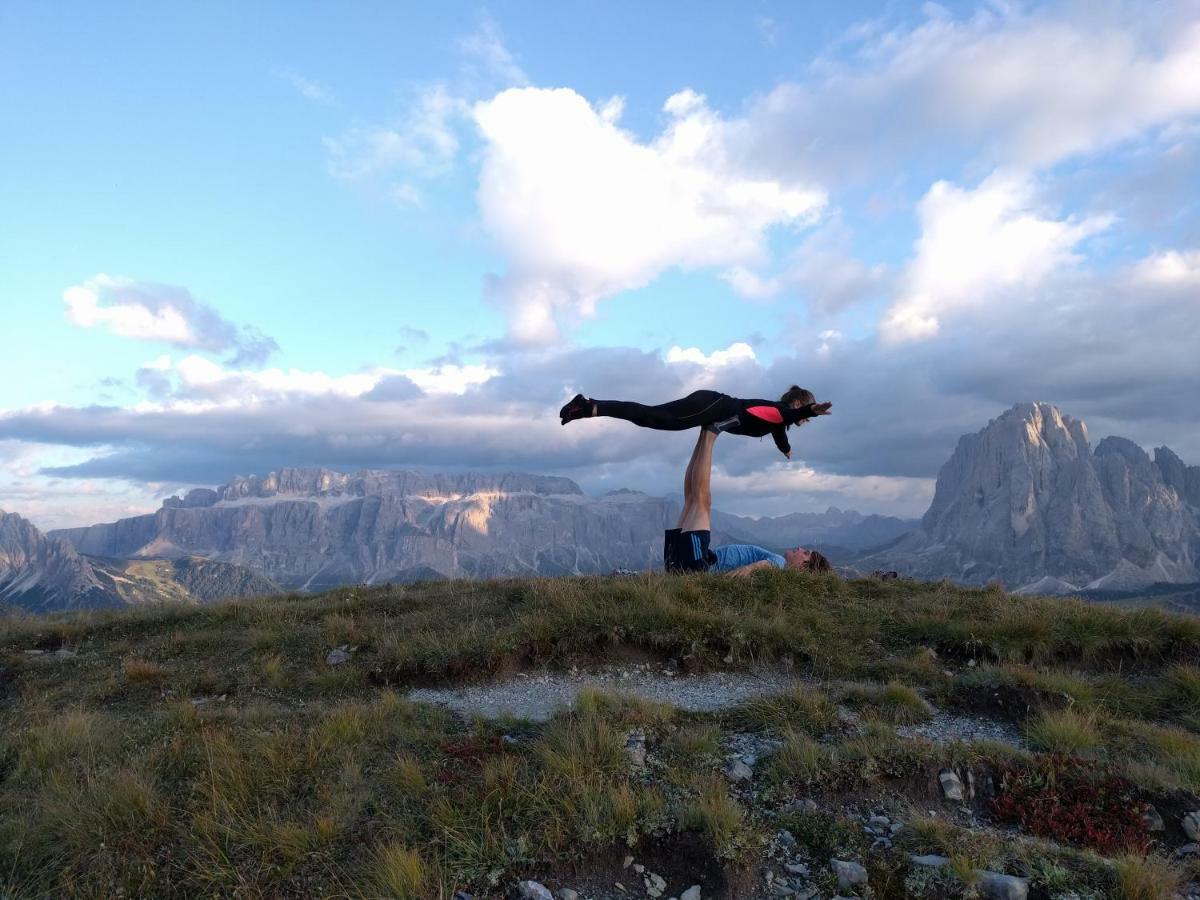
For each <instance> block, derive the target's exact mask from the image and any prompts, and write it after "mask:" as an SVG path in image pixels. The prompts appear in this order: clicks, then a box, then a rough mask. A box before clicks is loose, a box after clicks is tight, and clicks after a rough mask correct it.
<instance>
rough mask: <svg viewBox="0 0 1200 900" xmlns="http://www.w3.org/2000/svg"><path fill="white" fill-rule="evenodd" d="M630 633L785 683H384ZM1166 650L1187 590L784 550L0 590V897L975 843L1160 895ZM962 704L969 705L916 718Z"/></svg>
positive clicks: (1180, 797) (1123, 889)
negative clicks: (455, 694) (32, 595)
mask: <svg viewBox="0 0 1200 900" xmlns="http://www.w3.org/2000/svg"><path fill="white" fill-rule="evenodd" d="M336 648H344V651H345V653H346V654H347V656H348V661H346V662H343V663H340V664H337V663H336V659H337V657H336V656H335V657H331V656H330V651H331V650H334V649H336ZM331 663H332V664H331ZM646 664H650V668H651V669H653V670H654V671H661V670H663V669H667V670H669V671H670V672H671V673H673V674H672V677H671V679H668V680H673V681H677V682H679V683H686V680H687V679H688V678H689V676H690V675H692V674H696V673H709V672H716V671H719V672H729V673H734V672H739V671H743V670H747V669H750V668H753V667H760V668H761V667H765V669H767V670H768V671H771V672H774V673H776V675H777V676H778V675H780V674H781V673H782V674H783V675H786V676H788V677H792V676H794V677H795V678H796V681H795V683H794V684H792V685H790V686H789V687H787V688H786V689H783V690H782V691H781V692H780V693H778V694H775V695H771V696H765V697H760V698H758V699H754V700H750V701H747V702H744V703H742V704H741V705H738V706H734V707H732V708H728V709H723V710H718V711H712V712H683V711H681V710H679V709H676V708H673V707H671V706H666V705H658V704H655V703H651V702H648V701H645V700H635V699H629V698H626V697H621V696H617V695H616V694H608V693H599V692H585V693H584V694H583V695H582V698H581V700H580V702H579V704H578V706H577V708H576V709H575V710H574V711H571V712H563V713H559V714H557V715H556V716H554V717H552V718H551V719H550V720H549V721H545V722H537V721H526V720H517V719H512V718H504V719H499V720H483V719H471V718H464V717H461V716H457V715H455V714H452V713H450V712H448V711H446V710H444V709H442V708H440V707H436V706H429V705H424V704H421V703H417V702H414V701H412V700H410V699H408V696H407V694H408V691H409V690H410V689H412V688H413V687H415V686H436V685H457V686H464V687H465V686H469V685H471V684H482V683H485V682H490V681H494V680H497V679H504V678H509V677H511V676H513V675H515V674H517V673H521V672H530V671H533V670H537V671H539V672H540V671H543V670H545V671H551V672H569V671H570V670H571V669H572V668H573V667H574V668H576V669H588V668H594V667H596V666H617V667H626V668H629V667H634V668H636V667H638V666H643V667H645V666H646ZM1198 665H1200V619H1196V618H1192V617H1185V616H1174V615H1171V614H1168V613H1165V612H1163V611H1160V610H1157V609H1138V610H1121V609H1116V608H1111V607H1102V606H1089V605H1087V604H1084V603H1081V602H1076V601H1055V600H1040V599H1031V598H1016V597H1010V596H1007V595H1005V594H1003V593H1002V592H1000V591H997V590H966V589H962V588H957V587H954V586H951V585H949V584H917V583H911V582H895V581H892V582H880V581H873V580H860V581H842V580H839V579H836V578H830V577H819V576H811V575H806V574H800V573H791V572H765V573H757V574H756V575H755V576H754V577H753V578H750V579H729V578H721V577H712V576H699V577H688V578H668V577H663V576H640V577H634V578H611V579H606V578H576V579H558V580H531V581H500V582H474V583H472V582H441V583H435V584H434V583H431V584H419V585H411V586H403V587H400V586H395V587H381V588H373V589H355V590H350V589H343V590H337V591H332V592H329V593H327V594H324V595H321V596H298V595H289V596H279V597H273V598H267V599H259V600H246V601H237V602H226V603H220V604H215V605H207V606H195V605H167V606H162V605H156V606H153V607H146V608H137V609H129V610H124V611H119V612H105V613H92V614H84V615H80V616H77V617H41V618H37V619H5V620H0V897H3V898H16V897H64V896H83V897H106V898H110V897H116V896H125V897H189V898H190V897H197V896H203V897H264V898H265V897H309V896H312V897H406V898H450V897H452V896H453V895H454V893H455V891H460V890H461V891H466V892H469V893H470V894H471V895H473V896H474V897H476V898H481V897H496V898H500V897H507V896H516V894H513V893H511V892H512V891H513V890H514V888H515V885H516V884H517V882H518V881H519V880H521V879H530V878H534V879H537V880H538V881H540V882H542V883H544V884H545V885H547V886H548V887H549V888H551V889H552V890H557V889H558V888H560V887H570V888H573V889H575V890H577V891H578V892H579V894H580V895H581V896H584V897H592V898H609V897H618V896H631V897H646V896H660V895H661V896H662V897H663V898H664V900H665V898H667V897H671V896H674V897H679V896H680V895H681V894H683V892H684V891H685V889H687V888H688V887H689V886H690V885H699V886H700V888H701V891H702V893H701V896H702V897H704V898H713V897H728V898H752V897H780V896H783V897H786V896H797V897H804V896H805V893H804V892H805V891H807V890H809V887H811V889H813V890H815V893H813V894H811V895H809V896H813V897H825V898H828V897H832V896H833V895H835V894H839V893H840V894H841V895H842V896H859V897H877V898H889V897H929V898H943V897H974V896H998V895H997V894H993V893H989V892H991V891H994V890H998V888H996V887H995V884H997V883H998V882H996V881H995V878H994V877H993V876H992V875H982V874H981V873H984V872H989V873H995V874H996V875H997V876H998V875H1005V874H1007V875H1010V876H1016V877H1017V878H1019V879H1024V880H1022V881H1020V882H1019V884H1022V885H1028V887H1029V889H1030V892H1029V896H1030V897H1033V898H1037V897H1058V898H1066V897H1076V898H1087V897H1114V898H1118V897H1130V898H1149V900H1152V898H1166V897H1172V896H1175V892H1176V887H1180V888H1182V886H1184V885H1186V884H1187V883H1189V881H1190V880H1191V879H1192V878H1193V877H1194V875H1195V874H1196V871H1195V866H1194V863H1193V862H1192V859H1193V858H1194V857H1192V856H1190V855H1183V856H1180V855H1179V854H1178V853H1177V852H1176V851H1178V850H1180V848H1183V849H1184V851H1185V854H1186V853H1188V852H1190V849H1193V848H1189V847H1188V845H1190V844H1191V843H1192V839H1191V837H1189V834H1188V833H1187V831H1186V830H1185V827H1184V824H1183V821H1184V816H1185V814H1186V813H1188V812H1190V811H1192V810H1200V798H1197V796H1196V791H1198V790H1200V667H1198ZM535 681H536V679H529V682H530V683H533V682H535ZM961 721H974V722H984V723H990V725H988V727H989V728H991V729H992V730H993V731H994V732H995V734H996V735H999V736H1000V739H991V740H983V741H980V740H973V739H970V738H967V739H961V740H947V739H945V736H944V735H940V732H939V731H938V729H939V728H950V727H951V726H950V725H948V724H946V723H953V722H961ZM939 735H940V736H939ZM1006 735H1011V736H1012V737H1011V739H1010V738H1007V737H1005V736H1006ZM747 747H750V748H752V749H753V752H752V753H748V752H743V751H744V750H745V748H747ZM731 748H732V749H731ZM735 750H736V751H737V752H739V753H741V756H740V757H739V759H744V760H747V762H745V763H743V764H744V766H745V769H744V771H740V770H739V769H738V767H737V766H736V765H734V764H733V763H731V761H730V758H729V754H730V753H731V752H733V751H735ZM950 773H952V774H953V777H954V779H957V781H958V782H959V783H960V784H961V785H962V786H963V791H964V795H963V799H962V800H961V801H957V800H949V799H947V798H946V796H945V793H946V792H945V788H944V785H943V782H944V781H946V782H947V783H949V782H948V779H946V778H945V777H941V778H940V777H939V776H946V775H948V774H950ZM1156 814H1157V816H1159V817H1160V818H1161V819H1162V825H1163V828H1162V830H1155V828H1153V827H1152V826H1153V825H1154V824H1156V823H1155V822H1154V819H1155V815H1156ZM1192 824H1193V823H1189V824H1188V826H1187V827H1188V828H1191V827H1192ZM1194 824H1196V825H1197V826H1200V818H1198V819H1197V821H1196V823H1194ZM935 855H936V856H938V857H944V860H942V861H937V860H933V859H931V858H929V857H932V856H935ZM628 856H632V857H634V858H635V859H636V860H637V861H636V862H635V863H632V864H630V865H629V866H628V867H627V866H626V863H627V862H628V860H627V858H626V857H628ZM914 856H917V857H920V858H921V861H922V862H924V863H936V864H930V865H922V864H920V863H918V862H914V859H913V857H914ZM832 860H840V861H842V862H843V863H844V864H845V865H844V866H843V867H842V871H841V874H842V875H843V877H849V876H850V875H853V877H855V878H856V877H857V874H855V873H857V872H858V869H856V868H852V867H850V864H855V865H861V867H862V870H863V872H864V873H865V874H866V875H867V876H868V877H869V881H868V882H867V883H866V884H858V885H854V884H850V883H845V882H844V883H843V884H842V885H841V886H840V887H839V884H838V873H837V872H835V870H834V867H833V866H832V865H831V861H832ZM641 866H645V869H644V871H641V872H639V871H638V870H637V867H641ZM789 867H790V868H789ZM768 872H769V873H771V881H770V882H768V881H767V880H766V873H768ZM650 875H654V876H655V877H656V878H661V880H662V882H663V885H662V887H661V889H660V886H659V884H658V881H656V880H654V879H651V878H650ZM617 882H620V883H621V886H622V889H623V891H624V892H623V891H622V889H618V888H617V887H616V883H617ZM1013 883H1016V882H1013ZM804 885H808V886H809V887H805V886H804ZM1014 889H1015V888H1014ZM654 891H659V892H660V893H659V894H655V893H654ZM789 891H790V893H788V892H789ZM980 891H983V893H980ZM1072 892H1073V893H1072ZM1008 896H1013V895H1008Z"/></svg>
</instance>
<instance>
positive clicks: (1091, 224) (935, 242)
mask: <svg viewBox="0 0 1200 900" xmlns="http://www.w3.org/2000/svg"><path fill="white" fill-rule="evenodd" d="M1036 188H1037V186H1036V184H1035V182H1034V181H1033V180H1032V179H1031V178H1029V177H1028V176H1025V175H1021V174H1015V173H1007V172H1000V171H997V172H994V173H992V174H991V175H990V176H988V177H987V178H986V179H984V181H983V182H981V183H980V184H979V185H978V186H977V187H975V188H974V189H964V188H960V187H958V186H956V185H953V184H950V183H949V182H946V181H939V182H937V183H936V184H934V185H933V186H932V187H931V188H930V189H929V191H928V193H926V195H925V197H924V198H923V199H922V200H921V203H920V205H919V207H918V217H919V219H920V225H921V235H920V237H919V238H918V239H917V247H916V256H915V258H914V259H913V261H912V262H911V263H910V264H909V266H908V270H907V272H906V273H905V276H904V286H903V293H902V295H901V297H900V299H899V300H898V301H897V302H896V303H895V304H894V305H893V306H892V307H891V309H889V310H888V312H887V314H886V316H885V317H884V320H883V322H882V323H881V331H882V334H883V337H884V338H885V340H888V341H893V342H899V341H909V340H924V339H927V338H931V337H933V336H935V335H936V334H937V333H938V331H939V329H940V327H941V321H942V319H943V318H944V317H946V316H948V315H952V314H954V313H956V312H961V311H964V310H969V309H971V308H978V307H982V306H985V305H986V304H988V303H989V302H991V301H993V300H994V299H995V298H996V297H997V296H1000V295H1002V294H1004V293H1005V292H1007V291H1010V290H1012V289H1014V288H1020V289H1025V290H1028V289H1030V288H1033V287H1035V286H1037V285H1038V284H1040V283H1041V282H1042V281H1043V280H1045V279H1046V278H1047V277H1048V276H1049V275H1050V274H1051V273H1053V272H1054V271H1055V270H1056V269H1059V268H1060V267H1063V266H1067V265H1070V264H1072V263H1074V262H1076V261H1078V259H1079V257H1078V256H1077V255H1076V253H1075V252H1074V249H1075V247H1076V245H1077V244H1079V242H1080V241H1082V240H1083V239H1084V238H1086V237H1088V236H1089V235H1092V234H1095V233H1096V232H1098V231H1101V230H1103V229H1104V228H1107V227H1108V226H1109V225H1110V224H1111V223H1112V218H1111V217H1110V216H1090V217H1087V218H1084V219H1074V218H1068V219H1055V218H1051V217H1049V216H1048V215H1047V214H1046V213H1045V212H1044V211H1043V210H1041V209H1040V204H1039V202H1038V198H1037V190H1036Z"/></svg>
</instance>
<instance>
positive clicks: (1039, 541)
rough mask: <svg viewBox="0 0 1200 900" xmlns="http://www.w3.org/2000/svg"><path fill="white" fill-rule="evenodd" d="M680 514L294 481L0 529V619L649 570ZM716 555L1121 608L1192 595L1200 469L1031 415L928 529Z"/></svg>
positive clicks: (292, 473)
mask: <svg viewBox="0 0 1200 900" xmlns="http://www.w3.org/2000/svg"><path fill="white" fill-rule="evenodd" d="M678 512H679V499H678V498H671V497H653V496H650V495H647V494H643V493H639V492H637V491H628V490H619V491H613V492H611V493H608V494H605V495H603V496H600V497H592V496H589V495H587V494H585V493H584V492H583V491H582V490H581V489H580V488H579V486H578V485H577V484H575V482H573V481H571V480H570V479H567V478H561V477H553V476H544V475H523V474H484V473H467V474H456V475H449V474H428V473H421V472H411V471H378V470H367V471H362V472H357V473H353V474H347V473H341V472H334V471H330V470H327V469H306V468H284V469H281V470H280V471H278V472H272V473H270V474H268V475H266V476H265V477H258V476H249V477H237V478H234V479H233V480H231V481H230V482H229V483H227V484H225V485H222V486H220V487H218V488H216V489H208V488H200V489H196V490H192V491H189V492H188V493H187V494H186V495H185V496H183V497H170V498H168V499H166V500H165V501H163V504H162V507H161V508H160V509H158V510H157V511H156V512H154V513H150V514H147V515H142V516H135V517H132V518H128V519H121V520H119V521H117V522H112V523H106V524H99V525H91V526H86V527H81V528H69V529H62V530H59V531H52V532H50V533H48V534H45V535H43V534H41V533H40V532H39V531H38V530H37V529H36V528H34V526H33V525H31V524H30V523H28V522H26V521H25V520H23V519H21V518H20V517H19V516H15V515H12V514H8V515H5V514H0V604H9V605H12V606H17V607H20V608H23V609H27V610H34V611H42V610H50V609H76V608H94V607H105V606H122V605H127V604H130V603H142V602H147V601H150V600H166V599H176V600H178V599H182V600H190V601H195V602H203V601H207V600H211V599H216V598H218V597H224V596H244V595H252V594H260V593H269V592H272V591H277V590H280V589H286V590H298V591H317V590H324V589H328V588H332V587H336V586H338V585H342V584H356V583H383V582H410V581H416V580H428V579H436V578H452V577H468V578H487V577H499V576H513V575H568V574H586V573H597V572H601V573H603V572H610V571H612V570H614V569H636V570H641V569H649V568H655V567H657V566H658V565H659V560H660V554H661V547H662V531H663V529H664V528H667V527H670V526H673V525H674V523H675V519H676V517H677V516H678ZM713 541H714V544H719V543H726V542H746V543H755V544H760V545H763V546H766V547H769V548H771V549H782V548H785V547H789V546H796V545H804V546H809V547H817V548H819V549H822V550H824V551H825V552H826V553H827V555H829V556H830V557H831V558H832V559H834V561H835V562H836V563H842V564H848V565H849V566H851V567H852V568H851V569H850V570H849V571H854V570H858V571H863V572H869V571H871V570H873V569H884V570H896V571H897V572H900V573H901V574H904V575H909V576H913V577H917V578H923V579H933V578H949V579H952V580H955V581H958V582H962V583H966V584H983V583H985V582H988V581H992V580H999V581H1001V582H1003V583H1004V584H1005V585H1006V586H1008V587H1010V588H1012V589H1015V590H1016V591H1018V592H1024V593H1040V594H1073V593H1083V594H1086V595H1092V596H1096V597H1098V598H1103V599H1120V598H1123V597H1126V596H1130V595H1131V594H1133V593H1137V592H1139V591H1140V592H1145V591H1146V589H1148V588H1149V587H1150V586H1152V585H1164V584H1169V585H1189V584H1194V583H1197V582H1200V571H1198V569H1197V561H1198V560H1200V467H1197V466H1188V465H1186V464H1184V463H1183V462H1182V460H1180V459H1179V457H1178V456H1176V455H1175V454H1174V453H1173V452H1172V451H1170V450H1169V449H1167V448H1165V447H1160V448H1158V449H1157V450H1155V451H1154V456H1153V458H1151V456H1150V455H1148V454H1147V453H1146V452H1145V451H1144V450H1142V449H1141V448H1140V447H1139V446H1137V445H1136V444H1134V443H1132V442H1131V441H1128V440H1125V439H1124V438H1119V437H1107V438H1105V439H1104V440H1102V441H1100V443H1099V444H1098V445H1097V446H1096V447H1095V449H1094V450H1093V449H1092V447H1091V444H1090V442H1089V439H1088V434H1087V427H1086V425H1085V424H1084V423H1083V422H1082V421H1079V420H1078V419H1074V418H1072V417H1071V416H1065V415H1063V414H1061V413H1060V412H1059V411H1058V409H1056V408H1055V407H1054V406H1052V405H1050V404H1046V403H1025V404H1019V405H1017V406H1015V407H1013V408H1012V409H1010V410H1009V411H1007V412H1006V413H1004V414H1003V415H1001V416H1000V417H998V418H997V419H994V420H993V421H992V422H990V423H989V424H988V425H987V426H986V427H985V428H983V429H982V430H981V431H979V432H978V433H976V434H971V435H966V436H964V437H963V438H962V439H961V440H960V441H959V443H958V446H957V448H956V449H955V451H954V453H953V455H952V456H951V458H950V459H949V460H948V461H947V463H946V464H945V465H944V466H943V467H942V469H941V471H940V472H939V474H938V478H937V486H936V489H935V493H934V498H933V502H932V504H931V505H930V508H929V510H928V512H926V514H925V516H924V517H923V518H922V519H921V520H919V521H916V520H905V519H898V518H894V517H889V516H877V515H864V514H862V513H858V512H853V511H844V510H840V509H837V508H836V507H830V508H829V509H828V510H826V511H825V512H823V513H793V514H791V515H786V516H778V517H774V518H761V519H753V518H749V517H745V516H735V515H731V514H727V513H722V512H720V511H714V514H713ZM1185 593H1186V592H1185ZM1175 595H1177V596H1184V595H1179V594H1178V592H1176V594H1175Z"/></svg>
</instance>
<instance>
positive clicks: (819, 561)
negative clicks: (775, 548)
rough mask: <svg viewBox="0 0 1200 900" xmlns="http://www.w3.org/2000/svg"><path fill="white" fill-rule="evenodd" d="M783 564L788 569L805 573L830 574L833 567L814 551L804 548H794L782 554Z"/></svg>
mask: <svg viewBox="0 0 1200 900" xmlns="http://www.w3.org/2000/svg"><path fill="white" fill-rule="evenodd" d="M783 559H784V562H785V563H786V564H787V567H788V568H789V569H800V570H802V571H805V572H832V571H833V566H832V565H831V564H830V562H829V560H827V559H826V558H825V557H824V556H823V555H822V554H820V553H818V552H817V551H816V550H808V549H806V548H804V547H794V548H792V549H791V550H785V551H784V553H783Z"/></svg>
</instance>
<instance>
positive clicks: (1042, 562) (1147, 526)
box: [857, 403, 1200, 592]
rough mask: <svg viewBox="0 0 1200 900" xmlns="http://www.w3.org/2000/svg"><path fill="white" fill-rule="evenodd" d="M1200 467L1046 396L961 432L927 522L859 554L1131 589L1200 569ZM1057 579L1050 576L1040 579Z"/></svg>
mask: <svg viewBox="0 0 1200 900" xmlns="http://www.w3.org/2000/svg"><path fill="white" fill-rule="evenodd" d="M1198 482H1200V469H1197V468H1196V467H1191V468H1189V467H1187V466H1184V465H1183V463H1182V462H1180V461H1179V459H1178V457H1176V456H1175V455H1174V454H1173V453H1171V451H1169V450H1167V449H1166V448H1161V449H1160V450H1159V451H1157V453H1156V458H1155V459H1154V460H1151V458H1150V457H1149V456H1148V455H1147V454H1146V452H1145V451H1144V450H1142V448H1141V447H1139V446H1137V445H1136V444H1134V443H1133V442H1132V441H1128V440H1125V439H1124V438H1119V437H1108V438H1105V439H1104V440H1103V441H1101V442H1100V443H1099V445H1097V447H1096V448H1095V450H1094V451H1093V450H1092V448H1091V445H1090V443H1089V441H1088V435H1087V426H1086V425H1085V424H1084V423H1083V422H1081V421H1079V420H1077V419H1074V418H1072V417H1070V416H1064V415H1062V414H1061V413H1060V412H1059V411H1058V410H1057V409H1056V408H1055V407H1053V406H1051V405H1050V404H1046V403H1025V404H1019V405H1017V406H1015V407H1013V408H1012V409H1010V410H1009V411H1008V412H1006V413H1004V415H1002V416H1000V417H999V418H997V419H995V420H993V421H992V422H990V423H989V424H988V426H987V427H986V428H984V429H983V430H981V431H979V432H978V433H977V434H972V435H966V436H964V437H963V438H962V439H961V440H960V441H959V444H958V447H957V449H956V450H955V452H954V454H953V456H951V458H950V460H949V461H948V462H947V463H946V464H945V465H944V466H943V467H942V469H941V471H940V473H939V474H938V480H937V488H936V490H935V493H934V499H933V502H932V504H931V505H930V508H929V511H928V512H927V513H926V514H925V516H924V518H923V519H922V520H921V526H920V528H919V529H917V530H916V531H914V532H913V533H911V534H910V535H908V536H906V537H903V538H901V539H900V540H898V541H896V542H894V543H893V544H892V545H890V546H888V547H886V548H884V549H882V550H880V551H878V552H875V553H873V554H869V555H867V556H866V557H863V558H862V559H860V560H859V561H858V563H857V564H858V565H859V566H860V567H861V568H864V569H865V568H888V569H896V570H898V571H900V572H903V573H906V574H910V575H914V576H917V577H923V578H937V577H949V578H953V579H956V580H959V581H963V582H965V583H968V584H980V583H983V582H986V581H988V580H990V579H993V578H998V579H1000V580H1002V581H1003V582H1005V583H1006V584H1009V585H1013V586H1018V585H1030V586H1031V588H1032V585H1033V583H1034V582H1039V581H1044V579H1047V578H1049V579H1052V580H1053V581H1055V582H1061V583H1062V591H1061V592H1067V591H1068V590H1069V589H1070V588H1082V587H1086V588H1091V589H1108V590H1129V589H1134V588H1137V587H1139V586H1144V585H1149V584H1153V583H1158V582H1175V583H1187V582H1194V581H1197V580H1200V572H1198V570H1197V565H1196V564H1197V559H1198V558H1200V509H1198V508H1197V507H1196V506H1195V505H1194V504H1193V503H1192V502H1191V500H1192V499H1193V498H1194V496H1195V495H1194V493H1193V488H1194V487H1195V486H1196V484H1197V483H1198ZM1044 583H1045V584H1050V583H1051V582H1044Z"/></svg>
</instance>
